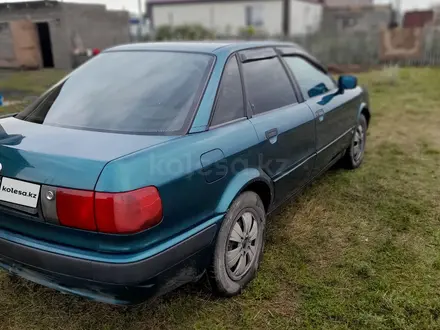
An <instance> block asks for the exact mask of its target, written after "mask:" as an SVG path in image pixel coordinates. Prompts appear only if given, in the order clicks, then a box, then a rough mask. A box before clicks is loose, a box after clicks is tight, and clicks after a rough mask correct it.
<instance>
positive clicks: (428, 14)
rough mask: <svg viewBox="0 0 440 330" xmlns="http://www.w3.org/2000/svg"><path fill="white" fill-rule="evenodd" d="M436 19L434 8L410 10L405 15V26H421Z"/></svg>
mask: <svg viewBox="0 0 440 330" xmlns="http://www.w3.org/2000/svg"><path fill="white" fill-rule="evenodd" d="M433 19H434V12H433V11H432V10H423V11H409V12H407V13H405V16H404V17H403V27H404V28H421V27H424V26H425V25H426V24H429V23H431V22H432V21H433Z"/></svg>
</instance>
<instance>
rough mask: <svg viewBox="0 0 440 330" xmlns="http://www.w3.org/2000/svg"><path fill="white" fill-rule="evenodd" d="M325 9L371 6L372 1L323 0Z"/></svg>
mask: <svg viewBox="0 0 440 330" xmlns="http://www.w3.org/2000/svg"><path fill="white" fill-rule="evenodd" d="M324 4H325V5H326V6H327V7H348V6H372V5H373V4H374V0H324Z"/></svg>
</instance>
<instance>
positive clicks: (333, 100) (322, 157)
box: [284, 56, 356, 176]
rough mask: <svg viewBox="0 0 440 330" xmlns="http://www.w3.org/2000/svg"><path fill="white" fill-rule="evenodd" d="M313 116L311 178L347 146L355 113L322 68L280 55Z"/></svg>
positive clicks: (304, 60) (347, 96)
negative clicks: (315, 154)
mask: <svg viewBox="0 0 440 330" xmlns="http://www.w3.org/2000/svg"><path fill="white" fill-rule="evenodd" d="M284 60H285V62H286V64H287V65H288V66H289V68H290V69H291V70H292V72H293V74H294V76H295V78H296V80H297V81H298V85H299V87H300V89H301V92H302V94H303V97H304V99H305V100H306V104H307V105H308V106H309V107H310V109H311V110H312V112H313V113H314V116H315V122H316V152H317V156H316V162H315V168H314V171H313V174H312V175H313V176H314V175H317V174H318V173H319V172H320V171H322V170H323V169H325V168H326V167H327V165H328V164H329V163H331V162H332V161H333V160H334V159H335V158H336V157H337V156H338V155H339V154H340V152H341V151H343V150H344V149H345V148H346V147H347V146H348V145H349V143H350V139H351V136H352V134H353V132H352V129H353V127H354V124H355V122H356V117H355V115H356V112H355V111H353V110H352V107H353V106H354V104H353V103H351V102H349V101H350V97H351V96H350V94H351V93H350V92H345V93H344V94H341V93H340V92H339V90H338V86H337V84H336V83H335V81H334V80H333V79H332V78H331V77H330V75H329V74H328V73H327V72H325V71H324V69H322V68H320V67H318V66H317V65H315V64H314V63H312V62H311V61H309V60H308V59H306V58H304V57H301V56H284Z"/></svg>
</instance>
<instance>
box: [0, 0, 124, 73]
mask: <svg viewBox="0 0 440 330" xmlns="http://www.w3.org/2000/svg"><path fill="white" fill-rule="evenodd" d="M19 19H28V20H31V21H32V22H34V23H40V22H47V23H48V26H49V32H50V38H51V42H52V54H53V60H54V66H55V68H59V69H71V68H72V65H73V61H72V55H73V50H74V49H75V43H74V39H75V38H77V39H80V40H81V41H82V44H83V46H84V47H85V48H100V49H104V48H108V47H111V46H114V45H117V44H124V43H128V42H130V36H129V14H128V12H126V11H112V10H107V9H106V7H105V6H104V5H90V4H77V3H66V2H56V1H35V2H20V3H0V23H2V22H3V23H6V22H10V21H14V20H19ZM6 36H7V32H1V31H0V50H1V51H0V61H1V60H2V59H3V62H5V58H10V55H11V54H10V43H11V41H10V40H9V39H8V38H7V37H6ZM2 49H4V50H2Z"/></svg>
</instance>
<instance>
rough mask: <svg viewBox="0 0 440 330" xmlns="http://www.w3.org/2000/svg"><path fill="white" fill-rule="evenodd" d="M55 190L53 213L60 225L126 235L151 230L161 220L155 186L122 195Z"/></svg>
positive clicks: (160, 205) (160, 203) (160, 206)
mask: <svg viewBox="0 0 440 330" xmlns="http://www.w3.org/2000/svg"><path fill="white" fill-rule="evenodd" d="M55 191H56V198H55V201H56V214H57V217H58V220H59V222H60V224H61V225H63V226H68V227H73V228H79V229H84V230H93V231H96V230H97V231H99V232H103V233H113V234H129V233H136V232H140V231H142V230H145V229H148V228H151V227H153V226H155V225H157V224H158V223H160V222H161V220H162V201H161V199H160V195H159V191H158V190H157V189H156V188H155V187H147V188H142V189H138V190H133V191H129V192H123V193H103V192H93V191H83V190H74V189H65V188H56V189H55ZM43 211H44V210H43ZM43 213H44V214H46V212H43Z"/></svg>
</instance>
